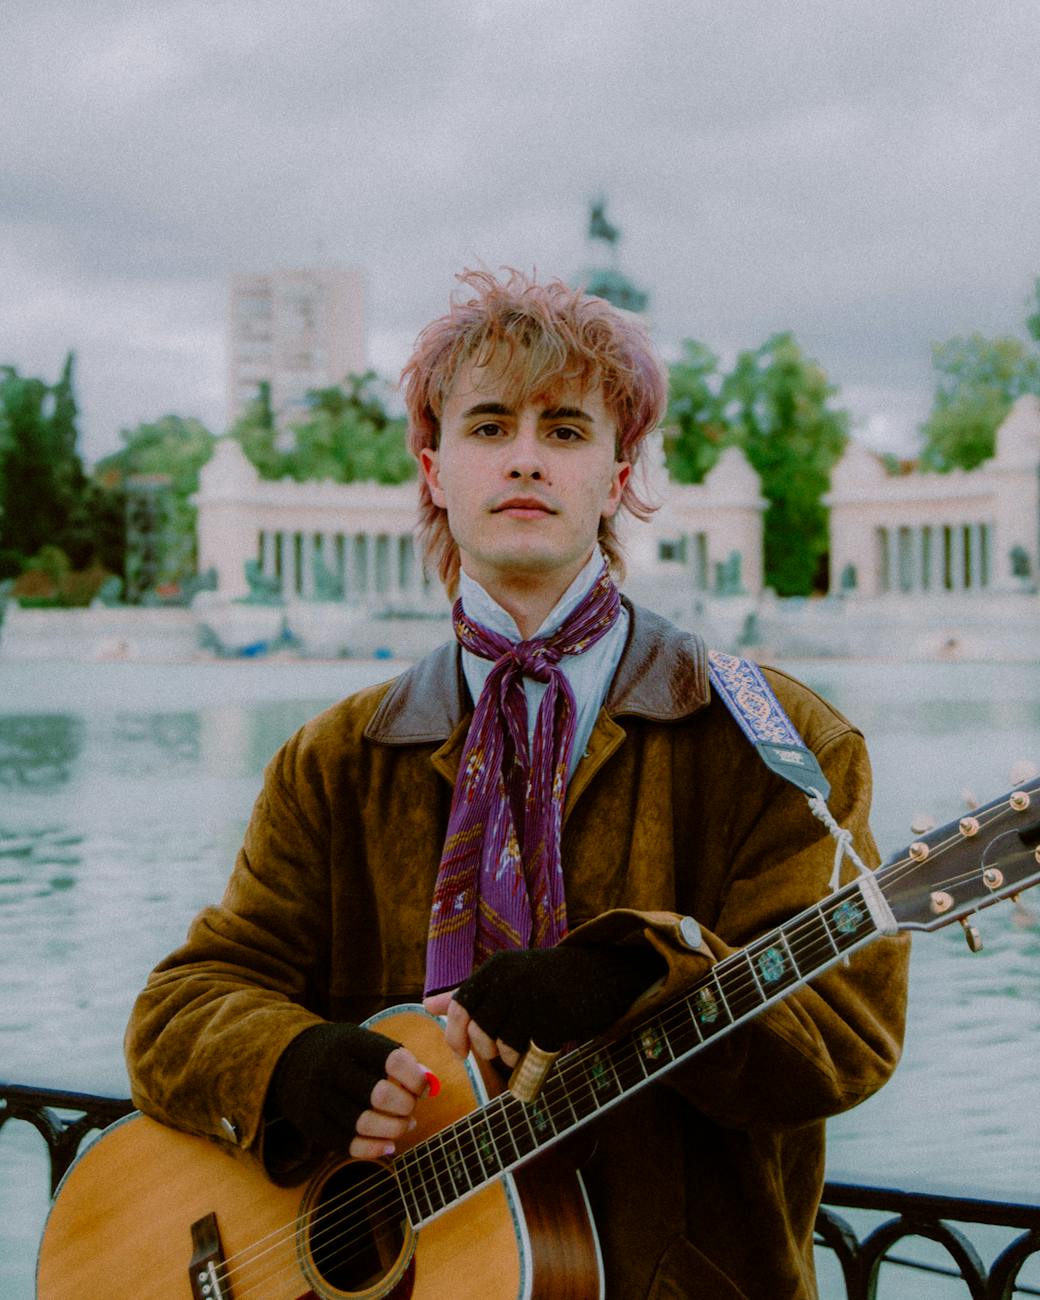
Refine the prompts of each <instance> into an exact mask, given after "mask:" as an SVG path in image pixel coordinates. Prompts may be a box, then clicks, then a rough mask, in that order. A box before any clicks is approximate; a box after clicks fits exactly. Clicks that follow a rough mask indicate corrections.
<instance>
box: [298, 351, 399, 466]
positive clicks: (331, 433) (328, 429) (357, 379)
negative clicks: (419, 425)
mask: <svg viewBox="0 0 1040 1300" xmlns="http://www.w3.org/2000/svg"><path fill="white" fill-rule="evenodd" d="M376 382H377V379H376V375H375V372H374V371H371V370H368V371H366V372H365V373H364V374H363V375H350V376H349V377H348V379H347V380H346V384H345V385H344V386H343V387H339V386H334V387H332V388H320V389H316V390H315V391H313V392H312V393H310V395H309V396H310V401H311V417H310V419H309V420H307V421H306V422H305V423H302V424H298V425H296V426H295V428H294V430H293V432H294V434H295V444H296V445H295V447H294V449H293V451H292V453H291V455H290V473H291V474H292V475H293V476H294V477H295V478H298V479H301V480H302V479H332V480H333V481H334V482H337V483H361V482H372V483H404V482H406V481H407V480H408V479H410V478H414V476H415V473H416V468H415V462H414V460H413V459H412V457H411V456H410V455H409V453H408V449H407V447H406V445H405V421H404V420H403V419H400V418H394V417H392V416H390V415H389V414H388V413H387V410H386V408H385V406H384V405H383V403H382V401H381V400H380V399H379V397H378V395H377V394H376V393H375V392H374V391H373V388H374V385H375V383H376Z"/></svg>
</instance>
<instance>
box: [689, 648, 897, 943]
mask: <svg viewBox="0 0 1040 1300" xmlns="http://www.w3.org/2000/svg"><path fill="white" fill-rule="evenodd" d="M708 680H709V681H710V682H711V685H712V689H713V690H714V691H715V692H716V693H717V694H718V696H719V698H720V699H721V700H722V702H723V703H724V704H725V705H726V708H727V709H729V711H730V713H731V714H732V715H733V717H734V719H735V720H736V722H737V724H738V725H739V727H740V729H741V731H743V733H744V735H745V736H747V738H748V740H750V741H751V743H752V745H754V747H755V749H756V750H757V751H758V754H759V756H760V757H761V759H762V761H763V762H764V763H765V765H766V766H767V767H768V768H770V769H771V770H772V771H773V772H775V773H776V774H777V775H778V776H782V777H783V778H784V780H785V781H790V782H791V783H792V784H793V785H796V786H797V787H798V789H799V790H801V791H802V793H803V794H804V795H805V796H806V798H807V799H808V801H809V809H810V811H811V812H812V815H813V816H814V817H816V818H817V819H818V820H819V821H821V822H823V824H824V826H826V827H827V830H828V831H829V832H830V834H831V835H832V836H833V838H834V841H835V852H834V870H833V872H832V873H831V880H830V889H831V892H832V893H833V892H835V891H836V890H837V889H838V888H839V886H840V884H841V864H842V861H843V859H844V858H846V857H847V858H848V859H849V860H850V861H851V862H852V863H854V864H855V867H856V870H857V871H858V872H859V873H860V875H861V876H863V877H864V878H865V881H864V884H865V885H866V888H865V891H864V892H865V894H866V896H867V902H868V904H869V905H870V907H871V911H872V912H874V911H875V909H878V912H877V914H876V917H875V919H877V920H878V921H879V922H880V921H882V920H883V921H884V922H885V924H884V925H883V926H882V929H883V930H891V929H894V919H893V918H892V914H891V912H890V911H889V909H888V904H887V903H885V902H884V900H883V899H882V898H881V895H880V891H879V890H878V889H877V886H876V884H875V882H874V877H873V873H872V872H871V870H870V868H869V867H868V866H867V865H866V864H865V863H864V862H863V860H862V859H861V858H860V856H859V854H858V853H857V852H856V850H855V848H854V847H853V844H852V832H851V831H850V830H847V829H846V828H844V827H841V826H839V825H838V823H837V822H836V821H835V819H834V816H833V814H832V813H831V810H830V809H829V808H828V807H827V796H828V795H829V794H830V792H831V787H830V782H829V781H828V780H827V778H826V777H825V776H824V774H823V769H822V768H821V767H820V764H819V762H818V761H817V758H816V755H815V754H814V753H813V752H812V750H811V749H809V748H808V746H807V745H806V744H805V741H803V740H802V738H801V736H800V735H799V734H798V732H797V730H796V729H795V726H794V723H793V722H792V721H791V719H790V718H789V717H788V716H787V714H786V712H785V711H784V707H783V705H782V704H781V703H780V701H779V700H778V699H777V698H776V695H775V693H774V691H773V688H772V687H771V686H770V685H769V683H768V682H767V681H766V679H765V677H764V675H763V673H762V670H761V668H759V666H758V664H755V663H752V662H751V661H750V660H748V659H740V658H738V657H737V656H736V655H728V654H724V653H723V652H722V651H721V650H709V651H708ZM868 881H869V884H868V883H867V882H868Z"/></svg>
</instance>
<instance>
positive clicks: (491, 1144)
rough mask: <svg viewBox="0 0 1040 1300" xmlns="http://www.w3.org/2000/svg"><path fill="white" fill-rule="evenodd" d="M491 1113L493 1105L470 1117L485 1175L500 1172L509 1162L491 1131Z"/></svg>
mask: <svg viewBox="0 0 1040 1300" xmlns="http://www.w3.org/2000/svg"><path fill="white" fill-rule="evenodd" d="M490 1113H491V1107H486V1108H485V1109H484V1110H483V1111H479V1112H474V1114H473V1115H472V1116H471V1117H470V1127H471V1128H472V1129H473V1144H474V1147H475V1149H476V1151H477V1153H478V1156H479V1158H480V1161H481V1168H482V1171H483V1174H484V1177H492V1176H493V1175H495V1174H500V1173H501V1172H502V1170H503V1169H504V1168H505V1167H506V1164H507V1163H508V1162H507V1161H506V1160H503V1159H502V1154H501V1152H500V1151H499V1149H498V1143H497V1142H496V1141H495V1135H494V1134H493V1133H492V1131H491V1125H490V1123H489V1121H488V1116H489V1114H490Z"/></svg>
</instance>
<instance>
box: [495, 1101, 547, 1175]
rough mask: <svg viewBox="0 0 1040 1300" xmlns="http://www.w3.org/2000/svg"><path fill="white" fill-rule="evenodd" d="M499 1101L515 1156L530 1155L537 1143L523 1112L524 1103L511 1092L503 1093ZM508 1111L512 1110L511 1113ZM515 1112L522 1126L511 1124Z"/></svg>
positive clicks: (510, 1162)
mask: <svg viewBox="0 0 1040 1300" xmlns="http://www.w3.org/2000/svg"><path fill="white" fill-rule="evenodd" d="M500 1101H501V1103H502V1104H501V1107H500V1112H499V1113H500V1114H501V1116H502V1118H503V1119H504V1120H505V1124H506V1131H507V1132H508V1134H509V1140H510V1142H512V1144H513V1149H514V1150H515V1151H516V1158H517V1159H518V1160H522V1159H523V1158H524V1156H527V1155H530V1154H531V1152H532V1151H534V1150H535V1148H536V1146H537V1145H538V1144H537V1143H536V1142H535V1138H534V1132H533V1130H532V1129H531V1126H530V1124H528V1122H527V1115H526V1114H525V1112H524V1103H523V1102H522V1101H520V1100H519V1099H518V1098H516V1097H514V1096H513V1094H512V1093H511V1092H507V1093H503V1094H502V1097H501V1098H500ZM510 1112H512V1115H511V1114H510ZM517 1112H519V1118H520V1119H522V1120H523V1126H522V1127H514V1125H513V1119H514V1118H516V1117H517ZM507 1163H509V1164H512V1163H513V1162H512V1160H510V1161H508V1162H507Z"/></svg>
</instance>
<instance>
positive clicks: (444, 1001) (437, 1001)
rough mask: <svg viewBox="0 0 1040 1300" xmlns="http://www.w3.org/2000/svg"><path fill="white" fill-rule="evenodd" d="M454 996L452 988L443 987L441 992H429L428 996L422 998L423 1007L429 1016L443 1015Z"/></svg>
mask: <svg viewBox="0 0 1040 1300" xmlns="http://www.w3.org/2000/svg"><path fill="white" fill-rule="evenodd" d="M454 996H455V990H454V989H445V990H444V992H443V993H431V994H430V996H429V997H428V998H423V1007H424V1009H425V1010H426V1011H428V1012H429V1013H430V1015H431V1016H443V1015H445V1014H446V1013H447V1010H448V1006H449V1005H450V1003H451V1000H452V998H453V997H454Z"/></svg>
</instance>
